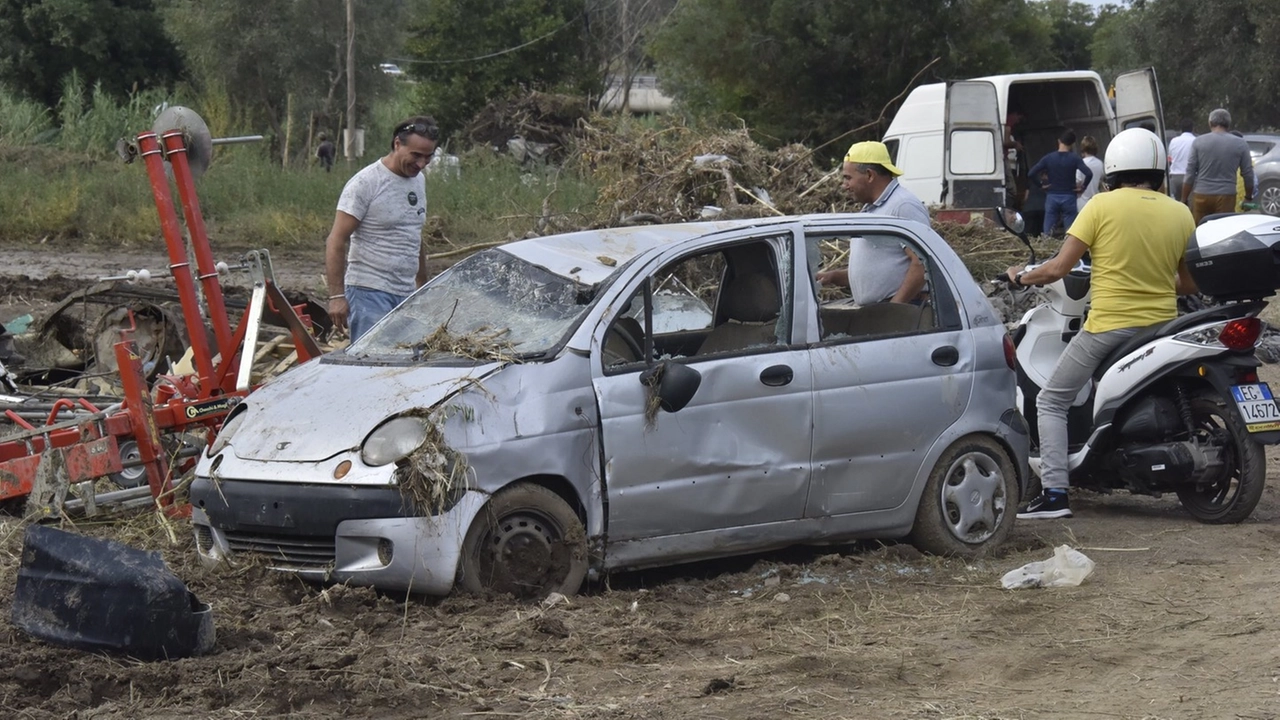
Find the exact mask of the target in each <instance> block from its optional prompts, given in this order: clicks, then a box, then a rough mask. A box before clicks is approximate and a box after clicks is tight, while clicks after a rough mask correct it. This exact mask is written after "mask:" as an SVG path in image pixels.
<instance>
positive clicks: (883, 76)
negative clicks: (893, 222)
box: [650, 0, 1049, 142]
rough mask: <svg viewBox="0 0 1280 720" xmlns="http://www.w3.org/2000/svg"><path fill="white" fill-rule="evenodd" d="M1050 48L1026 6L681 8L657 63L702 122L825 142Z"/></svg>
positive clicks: (801, 3) (815, 1)
mask: <svg viewBox="0 0 1280 720" xmlns="http://www.w3.org/2000/svg"><path fill="white" fill-rule="evenodd" d="M1048 37H1049V35H1048V32H1047V30H1046V28H1045V26H1044V24H1043V23H1042V22H1039V21H1037V19H1036V18H1035V17H1034V16H1033V15H1032V14H1031V12H1030V11H1029V10H1028V9H1027V6H1026V3H1025V2H1024V0H863V1H862V2H858V3H841V2H830V1H829V0H684V1H683V2H682V3H681V4H680V5H679V6H678V7H677V8H676V10H675V12H674V13H673V14H672V16H671V18H670V19H669V20H668V21H667V22H666V24H665V25H664V26H663V28H662V29H661V30H660V31H659V33H658V36H657V38H656V40H655V41H654V44H653V46H652V47H651V48H650V51H651V53H652V55H653V56H654V58H655V60H656V61H657V63H658V71H659V75H660V76H661V77H662V80H663V84H664V87H665V88H667V89H668V90H669V91H671V92H673V93H674V94H675V95H676V97H677V98H678V99H679V100H680V101H681V102H682V103H683V104H684V105H685V107H687V108H688V109H689V110H690V111H692V112H693V113H695V114H699V115H708V114H711V115H714V114H716V113H731V114H732V115H735V116H737V117H739V118H741V119H742V120H743V121H745V122H746V124H747V126H748V127H750V128H752V129H753V130H754V131H756V132H757V133H758V134H759V135H760V136H761V137H762V138H766V139H767V138H773V139H774V140H775V141H777V142H789V141H794V140H810V141H822V140H827V139H830V138H833V137H836V136H839V135H840V134H842V133H844V132H846V131H848V130H850V129H852V128H855V127H859V126H861V125H863V124H866V123H869V122H874V121H876V120H877V119H880V120H881V121H887V119H888V118H889V117H892V111H893V109H894V107H893V106H892V103H891V100H893V99H894V98H895V97H897V96H899V95H900V94H904V93H905V92H906V91H908V90H910V85H911V82H912V78H913V77H914V76H916V75H917V73H920V72H921V71H922V70H924V69H925V68H928V71H927V72H925V73H924V74H923V75H922V76H921V77H920V78H919V79H918V80H917V82H930V81H934V80H938V79H942V78H954V77H971V76H975V75H983V74H989V73H998V72H1011V71H1018V70H1025V69H1031V67H1030V66H1031V65H1032V64H1033V60H1034V58H1035V57H1036V56H1037V54H1038V53H1039V52H1040V50H1039V48H1042V47H1045V46H1047V44H1048ZM882 109H884V110H886V112H885V115H884V117H881V111H882ZM876 134H877V132H875V131H872V132H870V133H868V135H869V136H874V135H876Z"/></svg>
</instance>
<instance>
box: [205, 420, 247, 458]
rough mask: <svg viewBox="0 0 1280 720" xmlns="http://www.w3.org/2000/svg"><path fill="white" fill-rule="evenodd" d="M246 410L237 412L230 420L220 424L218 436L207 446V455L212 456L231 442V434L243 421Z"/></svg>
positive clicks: (234, 432) (233, 433)
mask: <svg viewBox="0 0 1280 720" xmlns="http://www.w3.org/2000/svg"><path fill="white" fill-rule="evenodd" d="M248 414H249V413H248V412H244V411H241V412H238V413H236V414H235V415H234V416H233V417H232V418H231V419H230V420H228V421H226V422H225V423H223V424H222V429H221V430H219V431H218V436H217V437H216V438H214V439H213V444H212V445H210V446H209V457H213V456H214V455H217V454H218V453H220V452H222V451H223V450H226V449H227V446H228V445H230V444H231V436H232V435H235V434H236V430H238V429H239V428H240V424H241V423H243V422H244V416H245V415H248Z"/></svg>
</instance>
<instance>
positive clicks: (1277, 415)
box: [1231, 383, 1280, 432]
mask: <svg viewBox="0 0 1280 720" xmlns="http://www.w3.org/2000/svg"><path fill="white" fill-rule="evenodd" d="M1231 396H1232V397H1233V398H1234V399H1235V401H1236V407H1238V408H1240V417H1242V418H1244V424H1245V427H1246V428H1247V429H1248V430H1249V432H1267V431H1269V430H1280V407H1277V406H1276V401H1275V398H1273V397H1272V396H1271V388H1270V387H1268V386H1267V384H1266V383H1258V384H1256V385H1232V386H1231Z"/></svg>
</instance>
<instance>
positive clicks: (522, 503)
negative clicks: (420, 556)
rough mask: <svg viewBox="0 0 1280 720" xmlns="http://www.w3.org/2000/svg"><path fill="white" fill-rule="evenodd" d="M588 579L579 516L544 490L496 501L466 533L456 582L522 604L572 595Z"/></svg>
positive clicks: (520, 489) (521, 487)
mask: <svg viewBox="0 0 1280 720" xmlns="http://www.w3.org/2000/svg"><path fill="white" fill-rule="evenodd" d="M586 575H587V535H586V532H585V530H584V529H583V527H582V521H581V520H579V519H578V514H577V513H575V512H574V510H573V508H571V507H569V504H568V503H566V502H565V501H564V500H563V499H561V497H560V496H559V495H556V494H555V493H554V492H552V491H550V490H548V489H547V488H544V487H542V486H540V485H533V484H531V483H517V484H515V485H512V486H510V487H507V488H505V489H503V490H501V491H499V492H498V493H497V494H495V495H494V496H493V498H492V499H491V500H489V503H488V504H487V505H486V506H485V507H484V509H483V510H481V511H480V514H479V515H478V516H476V519H475V520H474V521H473V522H472V523H471V527H470V528H469V529H468V530H467V537H466V539H465V541H464V542H463V546H462V563H461V567H460V568H459V577H458V581H459V584H460V586H461V587H462V589H463V590H465V591H467V592H471V593H487V592H495V593H502V594H508V595H514V596H515V597H517V598H522V599H537V598H542V597H546V596H547V595H550V594H551V593H553V592H558V593H560V594H562V595H572V594H574V593H576V592H577V591H578V588H579V587H581V586H582V581H583V579H584V578H585V577H586Z"/></svg>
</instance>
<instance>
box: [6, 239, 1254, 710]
mask: <svg viewBox="0 0 1280 720" xmlns="http://www.w3.org/2000/svg"><path fill="white" fill-rule="evenodd" d="M8 260H9V262H8V264H7V265H6V267H5V268H4V269H3V270H0V320H4V321H8V320H10V319H11V318H12V317H14V316H16V315H19V314H21V313H23V312H27V311H29V310H32V309H35V310H37V311H38V310H39V309H40V308H41V307H44V306H47V304H48V303H50V302H52V301H53V300H55V299H57V298H58V297H61V295H62V291H65V288H66V287H68V286H69V287H77V286H79V285H82V284H83V283H84V280H85V279H86V278H95V277H98V276H101V275H105V274H109V273H112V272H116V271H119V270H127V269H137V268H139V267H149V268H150V269H151V270H152V271H153V272H157V271H159V272H160V273H163V271H164V266H165V262H164V260H163V258H160V257H158V256H154V257H152V256H137V257H115V256H112V257H105V256H101V255H98V256H93V255H71V256H69V257H58V258H56V260H51V259H49V256H48V254H46V253H42V252H39V251H32V252H30V253H19V254H18V255H17V256H16V257H15V256H14V255H13V254H10V256H9V258H8ZM276 272H277V275H278V276H279V278H280V281H281V285H282V286H283V287H285V288H286V289H293V290H313V291H315V292H317V293H319V292H323V288H322V285H320V284H318V283H319V272H320V263H319V257H318V253H317V256H316V257H314V258H311V257H292V258H278V259H277V260H276ZM22 276H26V277H25V278H24V277H22ZM55 291H57V292H55ZM1264 375H1265V377H1264V379H1267V380H1269V381H1270V382H1272V383H1274V384H1275V385H1273V386H1276V385H1280V370H1278V369H1277V368H1276V367H1267V368H1265V369H1264ZM1268 458H1269V467H1270V473H1269V477H1270V479H1271V482H1272V484H1273V485H1275V484H1280V483H1277V481H1278V480H1280V464H1278V462H1280V455H1277V454H1276V453H1275V452H1269V453H1268ZM1073 508H1074V509H1075V511H1076V517H1075V518H1073V519H1069V520H1053V521H1039V522H1027V521H1024V522H1020V523H1018V525H1017V526H1016V527H1015V529H1014V532H1013V535H1012V537H1011V542H1009V543H1008V544H1007V546H1006V547H1005V548H1004V549H1003V551H1001V552H1000V553H999V554H998V555H997V556H995V557H991V558H988V559H984V560H982V561H977V562H969V563H966V562H964V561H960V560H952V559H939V558H932V557H924V556H921V555H920V554H919V553H917V552H915V551H914V550H912V549H910V548H909V547H906V546H900V545H880V544H874V543H873V544H862V545H856V546H849V547H839V548H818V549H813V548H802V549H793V550H789V551H785V552H778V553H771V554H767V555H756V556H751V557H746V558H738V559H733V560H724V561H719V562H708V563H701V564H697V565H686V566H681V567H677V568H674V569H666V570H662V571H651V572H644V573H628V574H623V575H618V576H614V577H612V578H610V579H609V581H608V582H606V583H602V584H597V585H596V586H593V587H592V588H590V589H589V591H588V592H586V593H585V594H584V595H581V596H578V597H574V598H570V599H569V600H567V601H565V602H561V603H557V604H554V605H551V606H543V605H528V604H519V603H515V602H513V601H510V600H506V599H478V598H471V597H455V598H448V599H443V600H437V599H423V598H409V599H406V598H404V597H396V596H390V595H379V594H377V593H374V592H373V591H371V590H367V589H356V588H346V587H331V588H328V589H321V588H319V587H315V586H309V585H304V584H301V583H299V582H297V581H295V580H292V579H290V578H287V577H283V576H280V575H278V574H273V573H268V572H265V571H263V570H261V569H259V568H255V567H248V568H240V569H235V570H231V569H221V570H217V571H205V570H202V569H201V568H200V567H199V566H198V564H197V563H196V562H195V560H194V548H193V543H192V541H191V537H190V532H189V530H188V528H187V527H186V526H185V525H183V524H182V523H181V522H178V523H175V524H173V525H172V526H168V525H166V524H164V523H162V522H161V521H159V520H157V519H156V518H155V517H154V516H136V517H134V518H132V519H130V520H128V521H126V522H119V521H117V522H101V521H99V522H87V521H84V522H81V523H79V526H78V528H79V529H80V530H82V531H84V532H87V533H91V534H93V535H96V536H100V537H111V538H114V539H120V540H123V541H125V542H128V543H130V544H132V545H134V546H137V547H145V548H151V549H157V550H161V552H162V553H163V555H164V558H165V560H166V561H167V562H168V564H169V566H170V567H171V568H172V569H173V570H174V572H175V573H177V574H178V576H179V577H181V578H182V579H184V580H185V581H186V582H187V583H188V585H189V587H190V588H191V589H192V591H193V592H194V593H195V594H196V596H197V597H199V598H200V599H201V600H202V601H204V602H207V603H209V604H211V605H212V606H213V612H214V618H215V624H216V628H217V635H218V639H217V644H216V648H215V650H214V652H213V653H212V654H210V655H207V656H204V657H199V658H193V659H186V660H177V661H170V662H150V663H144V662H137V661H133V660H129V659H126V658H121V657H113V656H106V655H99V654H92V653H85V652H80V651H75V650H66V649H61V648H57V647H53V646H50V645H46V644H44V643H41V642H39V641H36V640H33V639H31V638H29V637H28V636H26V635H24V634H23V633H21V632H19V631H17V630H16V629H14V628H13V627H12V626H11V625H10V624H9V623H8V622H7V620H8V618H9V613H10V610H11V606H12V588H13V587H14V582H15V577H16V574H17V568H18V563H19V557H20V553H21V547H22V533H23V529H24V528H23V526H22V525H21V524H20V523H19V522H18V521H16V520H14V519H12V518H0V616H2V617H3V618H4V619H5V622H3V623H0V667H3V668H4V670H3V671H2V672H0V709H3V714H4V716H5V717H16V718H41V719H43V718H77V719H88V718H93V719H103V720H106V719H115V718H120V719H123V718H143V717H146V718H206V717H210V718H246V717H248V718H271V717H285V716H288V717H301V718H353V717H377V718H391V719H395V718H426V717H430V718H486V717H494V718H501V717H521V718H574V719H582V720H589V719H601V720H604V719H618V720H621V719H631V718H635V719H639V718H646V719H648V718H655V719H661V718H666V719H675V718H732V719H733V720H750V719H755V718H760V719H764V718H780V717H792V718H939V719H959V718H966V719H978V718H984V719H994V718H1040V717H1060V718H1135V719H1138V718H1142V719H1147V718H1250V719H1254V718H1275V717H1277V716H1280V553H1277V552H1276V547H1277V545H1280V491H1278V490H1277V489H1275V488H1274V487H1271V488H1268V489H1267V491H1266V493H1265V495H1264V496H1263V500H1262V503H1261V504H1260V506H1259V507H1258V509H1257V511H1256V512H1255V513H1254V514H1253V516H1252V517H1251V518H1250V519H1249V520H1247V521H1246V522H1244V523H1242V524H1240V525H1234V526H1226V527H1219V526H1208V525H1201V524H1199V523H1197V522H1195V521H1193V520H1192V519H1190V518H1189V517H1188V516H1187V515H1186V514H1185V513H1184V512H1182V510H1181V509H1180V508H1179V506H1178V503H1177V500H1176V499H1175V498H1172V497H1165V498H1161V499H1153V498H1145V497H1142V498H1140V497H1133V496H1129V495H1113V496H1098V495H1092V494H1087V493H1078V494H1076V495H1075V496H1074V497H1073ZM1063 543H1066V544H1068V545H1070V546H1072V547H1074V548H1076V549H1078V550H1080V551H1082V552H1084V553H1085V554H1086V555H1088V556H1089V557H1091V558H1092V559H1093V560H1095V561H1096V563H1097V567H1096V570H1095V571H1094V573H1093V575H1091V576H1090V577H1089V578H1088V579H1087V580H1086V581H1085V583H1084V584H1083V585H1082V586H1080V587H1077V588H1064V589H1042V590H1018V591H1008V590H1003V589H1001V587H1000V577H1001V576H1002V575H1003V574H1004V573H1005V572H1007V571H1008V570H1011V569H1013V568H1016V567H1018V566H1020V565H1022V564H1024V563H1027V562H1030V561H1032V560H1040V559H1045V558H1047V557H1049V556H1050V555H1051V554H1052V548H1053V547H1054V546H1056V545H1059V544H1063Z"/></svg>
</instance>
